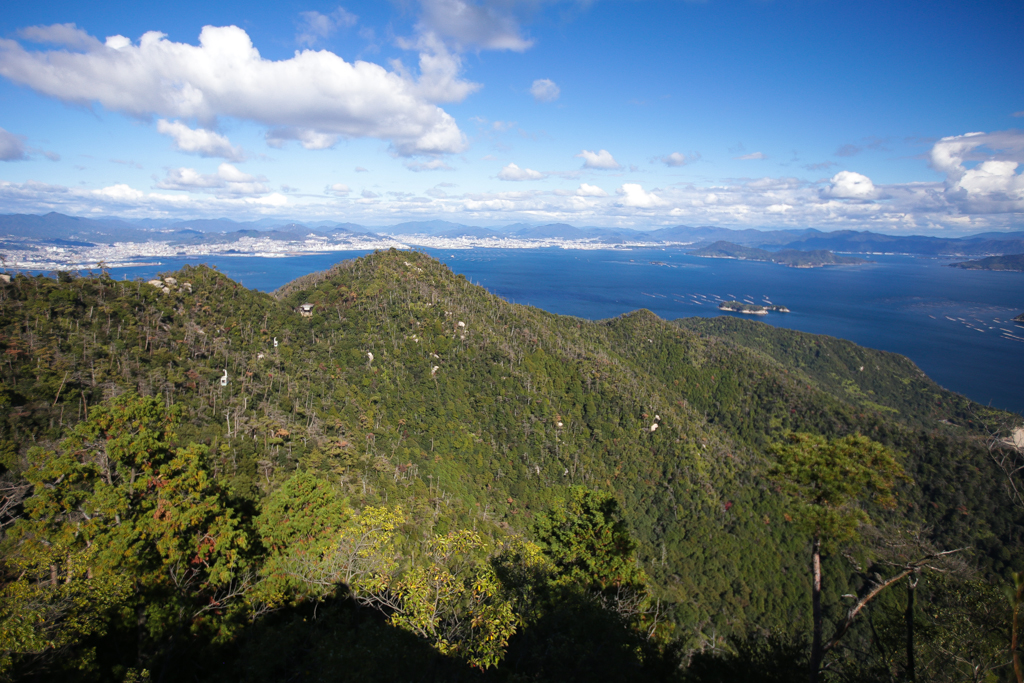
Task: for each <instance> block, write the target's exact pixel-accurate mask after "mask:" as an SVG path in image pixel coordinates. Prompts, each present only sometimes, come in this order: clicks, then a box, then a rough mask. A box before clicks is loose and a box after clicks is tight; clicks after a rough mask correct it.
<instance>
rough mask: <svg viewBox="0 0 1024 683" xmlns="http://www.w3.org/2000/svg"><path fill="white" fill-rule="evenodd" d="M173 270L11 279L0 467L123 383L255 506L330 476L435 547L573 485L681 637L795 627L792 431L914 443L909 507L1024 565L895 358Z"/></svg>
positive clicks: (677, 327)
mask: <svg viewBox="0 0 1024 683" xmlns="http://www.w3.org/2000/svg"><path fill="white" fill-rule="evenodd" d="M170 276H171V277H173V278H175V279H176V280H177V284H170V285H168V287H167V289H168V292H167V293H164V292H163V291H162V288H157V287H155V286H152V285H148V284H145V283H124V282H116V281H113V280H110V279H109V278H107V279H104V278H100V277H97V278H62V281H60V282H58V281H55V280H51V279H46V278H31V279H29V278H22V277H19V278H16V280H15V281H14V282H13V283H12V284H11V285H7V286H6V287H4V288H3V293H2V297H3V300H2V302H0V304H2V306H0V316H2V317H0V324H2V328H3V329H2V334H3V338H2V340H0V343H2V349H0V350H3V351H4V358H5V360H6V361H7V362H6V363H5V365H4V367H3V369H2V373H3V392H4V393H3V395H2V399H0V400H2V401H3V403H4V409H5V410H4V417H3V420H4V433H3V438H4V440H5V441H4V445H5V449H6V450H5V452H6V455H5V458H6V461H7V462H8V463H9V465H8V466H13V465H15V464H16V461H18V459H19V458H20V459H21V463H20V466H24V465H25V464H27V463H25V462H24V457H25V453H26V452H27V447H28V446H29V445H30V444H32V443H36V442H45V441H48V440H49V441H52V440H54V439H56V438H57V437H58V436H59V435H60V434H61V432H62V428H63V427H66V426H67V425H69V424H73V423H74V422H76V421H77V420H79V419H81V417H82V415H84V413H85V411H86V410H87V409H88V406H89V405H94V404H96V403H97V402H99V401H102V400H104V399H105V398H109V397H110V396H111V395H113V394H116V393H118V392H121V391H124V390H126V389H133V390H135V391H138V392H140V393H143V394H147V395H157V396H162V397H164V398H165V400H166V401H167V402H173V403H176V404H178V405H180V406H182V407H183V409H184V410H185V411H186V414H187V420H186V424H185V425H184V427H183V429H182V432H181V434H180V437H181V439H182V440H183V441H188V440H201V441H203V442H206V443H208V444H209V445H210V446H211V450H212V452H213V453H215V454H216V459H215V462H216V475H217V476H219V477H221V478H223V479H224V480H225V481H226V482H228V483H229V484H230V485H231V487H232V488H233V490H234V491H235V492H236V493H237V494H238V495H242V496H246V497H249V498H251V499H252V500H253V501H254V502H255V501H257V500H259V499H260V498H261V497H262V496H263V495H265V494H266V493H267V492H269V491H270V490H272V489H273V488H275V487H276V486H277V485H278V484H279V483H280V482H281V481H283V480H284V479H285V478H287V476H288V475H289V474H290V473H291V472H293V471H294V470H295V469H297V468H310V469H318V470H322V471H324V472H327V473H330V474H331V476H332V477H336V478H337V479H336V481H338V482H339V483H341V484H342V485H343V486H344V487H345V488H346V490H347V491H348V492H349V494H350V495H351V496H352V497H353V498H354V499H355V500H358V501H362V502H364V503H371V502H384V501H386V502H388V503H395V502H396V501H401V502H402V503H403V505H404V506H405V507H406V508H407V509H410V510H412V511H413V512H414V515H415V519H416V522H417V524H419V526H420V528H421V530H422V531H423V532H426V531H428V530H433V531H444V530H445V529H447V528H456V527H461V528H465V527H472V526H477V527H479V528H481V529H487V530H488V532H489V533H494V534H499V535H500V534H503V533H507V532H514V531H523V532H526V533H528V532H529V527H530V522H531V519H532V516H533V514H534V513H535V512H536V511H539V510H541V509H544V508H546V507H547V506H548V504H549V503H550V501H551V500H552V499H553V497H554V496H556V495H557V494H559V493H560V492H561V491H562V490H564V487H566V486H569V485H571V484H583V485H586V486H590V487H595V488H602V489H610V490H614V491H615V492H616V493H617V494H618V496H619V497H620V499H621V500H622V502H623V504H624V507H625V509H626V511H627V513H628V515H629V519H630V522H631V524H632V526H633V530H634V533H635V535H636V536H637V538H638V539H639V540H640V542H641V551H640V555H641V556H642V558H643V561H644V563H645V568H646V570H647V572H648V573H649V574H650V575H651V577H652V578H653V579H654V580H655V581H656V583H657V585H658V587H659V590H660V592H661V594H662V596H663V597H664V598H665V599H667V600H668V601H670V602H671V603H672V611H673V613H674V614H675V615H676V617H677V618H678V619H679V621H680V622H681V623H686V624H689V625H690V626H691V628H695V629H696V630H697V631H702V630H707V631H711V630H715V629H718V630H722V629H725V630H732V629H736V630H744V629H746V628H748V627H750V626H754V625H756V626H761V627H779V628H786V629H791V628H793V626H794V625H802V624H803V620H804V619H805V618H806V616H805V615H806V609H805V607H806V604H805V603H806V596H807V591H808V588H807V585H806V579H805V578H804V576H805V571H804V568H805V565H806V558H805V557H804V555H805V553H806V539H805V538H802V537H800V536H798V535H797V534H796V533H795V532H794V531H793V529H792V527H791V525H789V524H788V523H787V522H786V521H785V519H784V517H783V514H782V511H781V509H780V506H779V501H778V499H777V495H776V493H775V492H774V490H773V489H772V487H770V486H769V485H768V484H767V483H766V482H765V479H764V476H763V472H764V469H763V468H764V464H765V457H766V456H765V448H766V446H767V444H768V443H770V442H771V441H772V440H774V439H776V438H777V437H778V436H779V435H780V434H781V433H782V432H783V431H784V430H787V429H797V430H809V431H815V432H820V433H825V434H829V435H833V434H845V433H850V432H854V431H860V432H862V433H865V434H868V435H869V436H871V437H872V438H875V439H878V440H881V441H884V442H886V443H889V444H891V445H894V446H896V447H898V448H900V449H903V450H905V451H906V452H908V453H909V454H910V458H911V462H910V469H911V471H912V472H913V474H914V477H915V480H916V483H915V484H914V485H913V486H910V487H908V488H907V490H906V491H904V492H903V494H902V496H901V505H902V507H901V508H900V510H899V511H898V515H903V516H910V517H913V518H916V519H920V520H921V521H923V522H926V523H929V524H931V525H932V527H933V530H932V533H933V534H934V536H935V538H936V541H937V542H940V543H942V544H949V545H965V544H966V545H973V546H975V547H976V548H977V549H978V551H977V553H976V554H975V558H976V559H977V561H978V562H980V563H981V564H982V565H983V566H984V567H986V568H988V569H990V570H992V571H998V572H1002V571H1005V569H1006V567H1007V566H1009V564H1010V563H1011V562H1012V561H1017V562H1019V561H1020V560H1021V559H1024V558H1021V557H1020V550H1019V549H1020V548H1021V547H1022V544H1021V540H1022V539H1021V538H1020V533H1021V532H1020V529H1021V528H1024V524H1021V522H1022V521H1024V520H1020V519H1017V518H1016V517H1014V515H1013V513H1012V512H1009V509H1010V508H1009V506H1008V505H1006V504H1005V494H1004V493H1003V490H1002V488H1001V484H1000V482H999V481H998V479H996V476H995V473H994V471H993V468H992V467H991V465H990V463H989V461H988V460H987V454H986V451H985V450H984V444H983V436H984V434H983V428H982V426H981V424H982V423H984V424H990V423H992V422H993V421H995V420H997V419H999V418H1000V417H1001V416H1000V415H999V414H995V413H985V414H982V413H981V412H979V411H980V410H981V409H980V408H979V407H978V406H975V405H974V404H971V403H970V402H968V401H966V400H965V399H962V398H960V397H956V396H955V395H952V394H950V393H948V392H945V391H943V390H942V389H940V388H938V387H937V386H936V385H934V383H931V382H930V381H929V380H927V378H924V377H922V376H921V374H920V372H919V371H918V370H917V369H916V368H915V367H914V366H913V365H912V364H911V363H909V361H906V359H903V358H901V357H898V356H893V355H892V354H880V353H879V352H874V351H869V350H867V349H863V348H861V347H857V346H855V345H852V344H849V343H848V342H840V341H838V340H831V339H828V338H823V337H815V336H812V335H801V334H800V333H793V332H789V331H785V330H774V329H773V328H769V327H767V326H763V325H753V326H749V325H748V326H744V325H742V324H735V323H732V322H731V321H730V322H726V321H725V320H726V319H719V320H718V321H706V322H700V321H684V322H681V323H673V322H667V321H663V320H660V319H658V318H657V317H656V316H654V315H653V314H650V313H648V312H645V311H639V312H636V313H633V314H629V315H626V316H622V317H620V318H616V319H613V320H609V321H601V322H590V321H586V320H581V319H576V318H570V317H565V316H555V315H552V314H548V313H545V312H543V311H540V310H538V309H535V308H530V307H524V306H518V305H512V304H509V303H508V302H505V301H503V300H501V299H500V298H498V297H495V296H493V295H491V294H489V293H488V292H486V291H485V290H483V289H482V288H480V287H477V286H474V285H472V284H470V283H468V282H466V281H465V279H463V278H462V277H461V276H456V275H454V274H452V273H451V271H449V270H448V269H447V268H446V267H445V266H443V265H442V264H440V263H438V262H437V261H434V260H433V259H430V258H428V257H426V256H424V255H422V254H416V253H410V252H388V253H378V254H374V255H371V256H368V257H366V258H363V259H359V260H357V261H353V262H346V263H344V264H339V266H337V267H335V268H333V269H331V270H329V271H326V272H324V273H318V274H313V275H310V276H306V277H304V278H300V279H299V280H296V281H295V282H293V283H291V284H289V285H287V286H286V287H284V288H282V289H281V290H280V291H278V292H276V293H275V294H274V295H268V294H263V293H259V292H254V291H251V290H247V289H245V288H243V287H241V286H240V285H238V284H237V283H234V282H232V281H231V280H229V279H228V278H226V277H224V276H223V275H221V274H219V273H216V272H215V271H212V270H210V269H208V268H205V267H198V268H188V269H185V270H183V271H180V272H178V273H174V274H170ZM185 282H187V283H189V284H190V285H191V292H189V291H187V290H186V288H184V286H183V284H184V283H185ZM304 303H311V304H313V312H312V316H311V317H303V316H302V315H300V313H299V306H300V305H301V304H304ZM460 323H461V324H460ZM715 325H718V327H715ZM733 325H735V327H732V326H733ZM275 339H276V342H277V344H276V345H275ZM371 354H372V358H371ZM861 365H864V366H865V370H864V371H860V370H859V367H860V366H861ZM869 368H870V369H869ZM225 370H226V371H227V377H228V381H227V384H226V385H225V386H221V382H220V378H221V377H222V376H223V375H224V372H225ZM919 394H920V395H919ZM973 413H977V415H978V417H976V418H975V424H967V422H966V416H967V415H970V414H973ZM942 420H946V421H949V422H954V423H956V424H959V425H964V426H962V427H951V426H948V425H946V424H943V423H942V422H941V421H942ZM655 425H657V426H656V427H655ZM652 428H653V429H652ZM837 574H838V573H833V574H830V578H832V579H833V580H836V581H837V583H836V584H835V585H833V586H831V590H832V591H833V592H835V591H845V590H846V589H847V587H846V586H845V584H844V582H843V581H842V579H841V578H838V579H837V578H835V577H836V576H837ZM828 602H829V604H835V601H833V600H829V601H828ZM695 637H698V636H695Z"/></svg>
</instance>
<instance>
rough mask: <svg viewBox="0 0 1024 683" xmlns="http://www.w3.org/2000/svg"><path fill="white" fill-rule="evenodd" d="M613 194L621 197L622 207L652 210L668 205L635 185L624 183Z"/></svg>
mask: <svg viewBox="0 0 1024 683" xmlns="http://www.w3.org/2000/svg"><path fill="white" fill-rule="evenodd" d="M615 193H616V194H618V195H621V196H622V205H623V206H632V207H634V208H637V209H654V208H657V207H659V206H667V205H668V202H666V201H665V200H664V199H662V198H661V197H659V196H657V195H655V194H653V193H651V192H644V188H642V187H641V186H640V185H637V184H636V183H625V184H623V186H622V187H620V188H619V189H617V190H616V191H615Z"/></svg>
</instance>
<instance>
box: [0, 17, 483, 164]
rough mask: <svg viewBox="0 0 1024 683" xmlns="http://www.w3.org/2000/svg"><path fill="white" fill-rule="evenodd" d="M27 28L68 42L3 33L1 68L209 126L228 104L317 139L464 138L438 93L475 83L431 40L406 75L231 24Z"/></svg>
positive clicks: (412, 142)
mask: <svg viewBox="0 0 1024 683" xmlns="http://www.w3.org/2000/svg"><path fill="white" fill-rule="evenodd" d="M26 32H27V33H26ZM29 34H31V35H32V36H34V37H33V38H32V40H42V39H43V38H45V39H46V42H50V43H53V44H56V45H59V46H61V47H63V48H66V49H59V50H40V51H29V50H26V49H25V48H24V47H22V45H21V44H20V43H18V42H16V41H13V40H6V39H2V40H0V75H3V76H4V77H6V78H8V79H10V80H11V81H13V82H15V83H19V84H21V85H26V86H28V87H30V88H32V89H33V90H35V91H36V92H39V93H41V94H44V95H49V96H51V97H55V98H57V99H59V100H61V101H64V102H69V103H75V104H83V105H88V104H91V103H93V102H98V103H99V104H101V105H103V106H104V107H106V108H107V109H110V110H113V111H119V112H122V113H124V114H127V115H130V116H135V117H140V118H149V117H150V116H153V115H156V116H160V117H164V118H168V119H170V118H177V119H186V120H187V119H196V120H198V121H199V122H200V123H201V124H202V125H203V126H204V127H205V128H208V129H209V128H213V127H214V124H215V122H216V119H217V117H220V116H230V117H234V118H237V119H242V120H247V121H253V122H255V123H258V124H261V125H265V126H268V127H269V128H271V129H274V130H283V131H290V130H295V131H311V132H312V134H316V135H319V136H325V137H324V138H322V139H321V144H324V143H325V141H326V139H327V136H341V137H349V138H360V137H370V138H378V139H382V140H388V141H390V142H391V144H392V146H393V148H394V150H395V151H396V152H397V153H398V154H401V155H405V156H410V155H416V154H427V155H431V154H445V153H452V152H460V151H462V150H464V149H465V148H466V146H467V143H466V138H465V135H464V134H463V133H462V131H461V130H459V127H458V125H456V123H455V120H454V119H453V118H452V117H451V116H450V115H449V114H448V113H447V112H445V111H444V110H443V109H441V108H440V107H438V106H437V104H436V103H437V102H444V101H458V100H459V99H460V98H462V97H465V96H466V95H468V94H469V93H470V92H472V91H473V90H474V89H475V87H476V86H475V84H468V83H467V82H465V81H463V80H461V79H460V78H459V77H458V69H459V62H458V61H457V60H455V59H454V58H452V57H451V56H450V55H447V54H446V53H443V52H434V53H432V52H430V49H431V45H430V44H428V43H424V44H422V45H421V49H423V50H424V51H423V53H421V55H420V74H419V76H418V77H416V78H414V77H413V76H412V75H410V74H408V73H406V72H405V71H404V70H401V69H396V70H395V71H388V70H387V69H385V68H383V67H381V66H379V65H377V64H372V63H370V62H364V61H356V62H354V63H349V62H346V61H345V60H344V59H342V58H341V57H339V56H338V55H336V54H334V53H331V52H328V51H325V50H321V51H312V50H304V51H302V52H298V53H296V54H295V55H294V56H293V57H292V58H290V59H285V60H268V59H264V58H263V57H261V56H260V53H259V51H258V50H257V49H256V48H255V47H254V46H253V44H252V41H251V40H250V38H249V35H248V34H247V33H246V32H245V31H244V30H242V29H240V28H238V27H236V26H223V27H215V26H206V27H204V28H203V30H202V32H201V33H200V36H199V45H190V44H187V43H177V42H174V41H171V40H168V38H167V36H166V35H164V34H162V33H159V32H156V31H151V32H148V33H146V34H144V35H143V36H142V38H140V39H139V41H138V43H133V42H132V41H131V40H129V39H128V38H125V37H124V36H110V37H108V38H107V39H106V41H105V43H100V42H99V41H98V40H97V39H95V38H93V37H91V36H89V35H88V34H87V33H85V32H84V31H81V30H80V29H77V28H75V27H74V26H73V25H68V24H61V25H58V26H49V27H32V28H31V29H25V31H23V32H22V35H29ZM435 47H437V49H438V50H440V49H441V47H443V46H436V45H435ZM272 139H275V140H282V139H286V138H284V137H281V136H280V135H278V136H276V137H273V136H272Z"/></svg>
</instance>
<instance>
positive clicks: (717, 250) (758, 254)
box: [691, 241, 871, 268]
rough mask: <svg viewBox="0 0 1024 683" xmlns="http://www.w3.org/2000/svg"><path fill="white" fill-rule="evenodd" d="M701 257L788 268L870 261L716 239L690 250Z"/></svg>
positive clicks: (848, 264)
mask: <svg viewBox="0 0 1024 683" xmlns="http://www.w3.org/2000/svg"><path fill="white" fill-rule="evenodd" d="M691 253H692V254H693V255H694V256H701V257H703V258H728V259H737V260H740V261H766V262H768V263H777V264H779V265H780V266H789V267H790V268H820V267H822V266H856V265H861V264H864V263H871V262H870V261H868V260H866V259H862V258H856V257H854V256H836V255H835V254H833V253H832V252H831V251H829V250H827V249H815V250H813V251H801V250H799V249H782V250H780V251H774V252H772V251H767V250H765V249H757V248H756V247H744V246H741V245H739V244H733V243H732V242H725V241H718V242H715V243H714V244H710V245H708V246H706V247H701V248H699V249H695V250H694V251H693V252H691Z"/></svg>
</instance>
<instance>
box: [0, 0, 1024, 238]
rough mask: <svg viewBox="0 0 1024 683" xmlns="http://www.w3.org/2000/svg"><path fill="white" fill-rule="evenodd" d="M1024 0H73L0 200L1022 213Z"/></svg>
mask: <svg viewBox="0 0 1024 683" xmlns="http://www.w3.org/2000/svg"><path fill="white" fill-rule="evenodd" d="M1021 35H1024V5H1022V4H1021V3H1020V2H980V3H973V4H965V3H952V2H939V3H936V2H930V3H924V2H907V3H882V2H874V1H870V2H862V3H857V4H840V3H828V2H824V1H815V0H788V1H786V0H780V1H776V2H769V1H762V0H735V1H726V0H708V1H707V2H667V1H650V2H625V1H611V0H607V1H605V0H585V1H581V2H559V1H555V0H552V1H544V0H528V1H525V2H515V1H513V0H489V1H483V2H468V1H467V0H403V1H401V2H399V1H398V0H395V2H391V3H365V2H347V3H343V4H341V5H339V4H337V3H308V4H307V3H295V2H287V3H276V4H274V5H272V6H265V5H253V4H250V3H246V4H242V3H234V2H222V3H215V4H213V3H202V4H201V3H193V2H181V3H177V4H175V5H173V6H168V5H156V4H145V5H142V6H140V5H138V4H134V3H133V4H128V3H116V2H98V3H90V4H86V3H67V2H50V3H46V4H45V5H40V6H32V5H30V4H27V3H22V4H19V5H15V6H11V7H10V8H7V9H5V11H4V13H3V15H2V16H0V213H45V212H48V211H58V212H61V213H66V214H72V215H79V216H121V217H126V218H145V217H153V218H172V217H173V218H218V217H226V218H231V219H234V220H238V221H249V220H257V219H260V218H289V219H294V220H296V221H323V220H330V221H339V222H353V223H359V224H363V225H367V226H376V225H385V224H394V223H397V222H401V221H419V220H432V219H440V220H446V221H452V222H455V223H462V224H469V225H482V226H497V225H508V224H511V223H516V222H527V223H533V224H543V223H555V222H565V223H569V224H572V225H576V226H585V225H590V226H603V227H624V228H636V229H641V230H650V229H656V228H659V227H665V226H671V225H680V224H686V225H718V226H723V227H730V228H748V227H750V228H760V229H779V228H782V229H788V228H818V229H821V230H841V229H855V230H871V231H875V232H886V233H899V234H932V235H942V236H955V235H961V234H968V233H977V232H981V231H985V230H994V231H1003V230H1021V229H1024V173H1022V164H1024V130H1021V128H1024V58H1022V54H1021V51H1020V36H1021Z"/></svg>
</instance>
